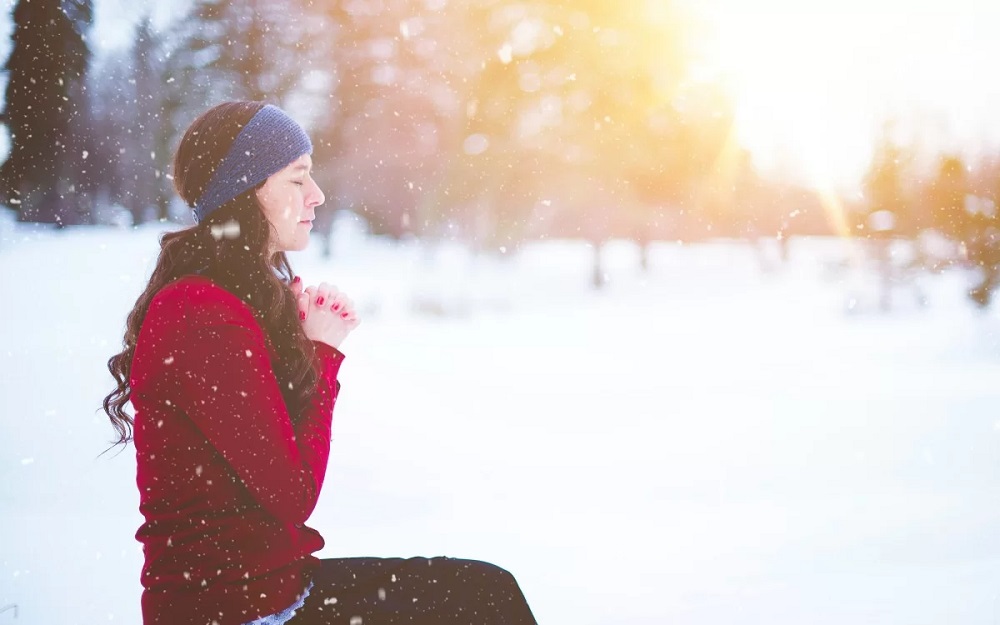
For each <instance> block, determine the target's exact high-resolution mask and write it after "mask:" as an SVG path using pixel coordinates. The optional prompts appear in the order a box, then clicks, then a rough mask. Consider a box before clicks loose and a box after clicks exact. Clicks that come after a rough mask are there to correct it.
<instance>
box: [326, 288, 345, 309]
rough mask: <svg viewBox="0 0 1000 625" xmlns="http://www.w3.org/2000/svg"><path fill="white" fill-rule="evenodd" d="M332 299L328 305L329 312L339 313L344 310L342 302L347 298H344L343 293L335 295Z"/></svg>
mask: <svg viewBox="0 0 1000 625" xmlns="http://www.w3.org/2000/svg"><path fill="white" fill-rule="evenodd" d="M332 299H333V301H332V302H331V303H330V310H332V311H333V312H335V313H339V312H340V311H342V310H344V300H345V299H347V296H345V295H344V294H343V293H340V292H338V293H337V294H336V295H334V296H333V298H332Z"/></svg>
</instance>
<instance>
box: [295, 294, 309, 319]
mask: <svg viewBox="0 0 1000 625" xmlns="http://www.w3.org/2000/svg"><path fill="white" fill-rule="evenodd" d="M295 303H296V304H297V305H298V308H299V320H300V321H305V320H306V317H308V316H309V294H308V293H299V296H298V297H297V298H296V302H295Z"/></svg>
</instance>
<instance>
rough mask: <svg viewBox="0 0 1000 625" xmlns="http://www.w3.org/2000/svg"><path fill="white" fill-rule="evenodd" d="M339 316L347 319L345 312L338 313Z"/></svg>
mask: <svg viewBox="0 0 1000 625" xmlns="http://www.w3.org/2000/svg"><path fill="white" fill-rule="evenodd" d="M340 316H341V317H343V318H344V319H347V311H346V310H345V311H344V312H342V313H340Z"/></svg>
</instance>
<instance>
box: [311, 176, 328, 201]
mask: <svg viewBox="0 0 1000 625" xmlns="http://www.w3.org/2000/svg"><path fill="white" fill-rule="evenodd" d="M309 182H310V183H311V186H310V188H309V194H308V196H307V199H306V206H311V207H313V208H315V207H317V206H320V205H322V204H323V202H325V201H326V196H325V195H323V190H322V189H320V188H319V185H318V184H316V181H315V180H313V179H312V178H310V179H309Z"/></svg>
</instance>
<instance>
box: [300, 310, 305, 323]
mask: <svg viewBox="0 0 1000 625" xmlns="http://www.w3.org/2000/svg"><path fill="white" fill-rule="evenodd" d="M299 319H301V320H303V321H305V319H306V313H305V311H304V310H300V311H299Z"/></svg>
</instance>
